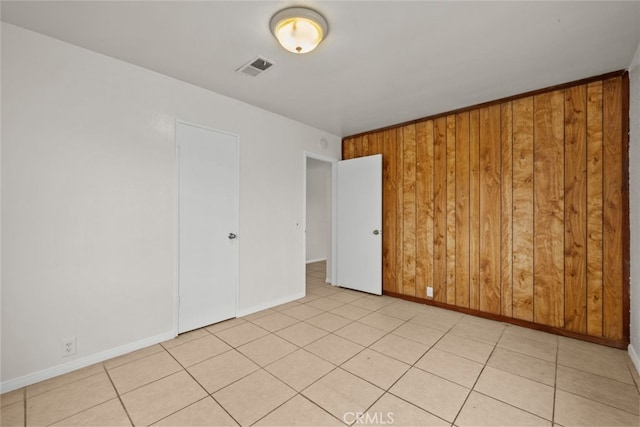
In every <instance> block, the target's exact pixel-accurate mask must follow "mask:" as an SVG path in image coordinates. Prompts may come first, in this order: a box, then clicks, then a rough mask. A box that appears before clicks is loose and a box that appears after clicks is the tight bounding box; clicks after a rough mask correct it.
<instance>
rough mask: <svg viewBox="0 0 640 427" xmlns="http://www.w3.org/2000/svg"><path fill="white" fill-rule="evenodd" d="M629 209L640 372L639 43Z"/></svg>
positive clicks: (633, 77)
mask: <svg viewBox="0 0 640 427" xmlns="http://www.w3.org/2000/svg"><path fill="white" fill-rule="evenodd" d="M629 83H630V99H629V116H630V120H629V125H630V128H629V131H630V140H629V165H630V167H629V185H630V188H629V210H630V222H631V224H630V228H631V229H630V234H631V255H630V261H631V285H630V288H631V289H630V290H631V345H630V346H629V354H630V356H631V359H632V360H633V363H634V364H635V366H636V369H637V371H638V372H640V45H638V48H637V49H636V54H635V55H634V57H633V61H632V62H631V65H630V66H629Z"/></svg>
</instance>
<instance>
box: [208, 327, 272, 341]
mask: <svg viewBox="0 0 640 427" xmlns="http://www.w3.org/2000/svg"><path fill="white" fill-rule="evenodd" d="M268 333H269V331H267V330H265V329H262V328H261V327H259V326H256V325H254V324H253V323H250V322H244V323H242V324H241V325H238V326H234V327H232V328H229V329H225V330H223V331H220V332H216V336H217V337H218V338H220V339H221V340H222V341H224V342H226V343H227V344H229V345H230V346H232V347H239V346H241V345H243V344H246V343H248V342H250V341H253V340H256V339H258V338H260V337H263V336H265V335H267V334H268Z"/></svg>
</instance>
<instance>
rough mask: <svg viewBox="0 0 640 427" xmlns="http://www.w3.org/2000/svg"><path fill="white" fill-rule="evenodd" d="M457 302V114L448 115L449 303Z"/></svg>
mask: <svg viewBox="0 0 640 427" xmlns="http://www.w3.org/2000/svg"><path fill="white" fill-rule="evenodd" d="M455 303H456V116H455V115H453V114H452V115H449V116H447V304H451V305H455Z"/></svg>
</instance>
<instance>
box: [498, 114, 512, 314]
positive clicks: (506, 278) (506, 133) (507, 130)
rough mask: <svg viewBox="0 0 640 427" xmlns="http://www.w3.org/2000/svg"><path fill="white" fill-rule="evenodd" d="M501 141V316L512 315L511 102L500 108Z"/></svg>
mask: <svg viewBox="0 0 640 427" xmlns="http://www.w3.org/2000/svg"><path fill="white" fill-rule="evenodd" d="M500 137H501V140H502V144H501V145H502V165H501V166H502V177H501V183H502V207H501V209H502V216H501V225H502V261H501V269H502V297H501V300H502V315H503V316H507V317H512V315H513V220H512V215H513V117H512V105H511V102H505V103H504V104H502V105H501V106H500Z"/></svg>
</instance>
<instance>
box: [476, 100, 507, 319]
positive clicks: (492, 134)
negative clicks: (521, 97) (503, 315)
mask: <svg viewBox="0 0 640 427" xmlns="http://www.w3.org/2000/svg"><path fill="white" fill-rule="evenodd" d="M500 157H501V150H500V105H493V106H490V107H486V108H481V109H480V310H482V311H485V312H489V313H495V314H499V313H500V308H501V307H500V305H501V304H500V279H501V269H500V243H501V241H502V239H501V237H500V231H501V230H500V214H501V209H500V188H501V187H500Z"/></svg>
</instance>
